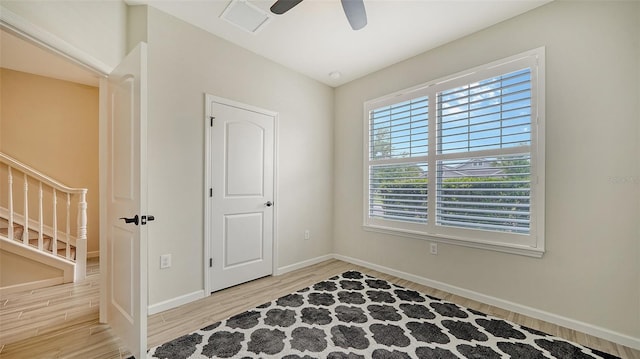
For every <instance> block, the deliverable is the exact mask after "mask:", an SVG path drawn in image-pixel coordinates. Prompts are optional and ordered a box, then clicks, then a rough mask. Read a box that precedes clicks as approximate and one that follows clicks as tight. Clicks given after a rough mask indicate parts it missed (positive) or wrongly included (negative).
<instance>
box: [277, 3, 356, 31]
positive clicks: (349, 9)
mask: <svg viewBox="0 0 640 359" xmlns="http://www.w3.org/2000/svg"><path fill="white" fill-rule="evenodd" d="M340 1H341V2H342V9H344V14H345V15H347V20H349V24H350V25H351V28H352V29H354V30H360V29H362V28H363V27H365V25H367V12H366V10H365V8H364V2H363V0H340ZM300 2H302V0H277V1H276V2H275V3H274V4H273V5H272V6H271V12H272V13H274V14H276V15H282V14H284V13H285V12H287V11H289V10H291V9H293V7H294V6H296V5H298V4H299V3H300Z"/></svg>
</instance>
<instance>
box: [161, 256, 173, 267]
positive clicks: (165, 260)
mask: <svg viewBox="0 0 640 359" xmlns="http://www.w3.org/2000/svg"><path fill="white" fill-rule="evenodd" d="M169 267H171V254H163V255H161V256H160V269H165V268H169Z"/></svg>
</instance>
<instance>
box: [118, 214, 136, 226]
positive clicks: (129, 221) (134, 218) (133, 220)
mask: <svg viewBox="0 0 640 359" xmlns="http://www.w3.org/2000/svg"><path fill="white" fill-rule="evenodd" d="M120 219H124V223H135V225H136V226H137V225H138V215H137V214H136V215H135V216H134V217H133V218H126V217H120Z"/></svg>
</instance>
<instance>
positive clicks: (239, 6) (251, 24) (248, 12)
mask: <svg viewBox="0 0 640 359" xmlns="http://www.w3.org/2000/svg"><path fill="white" fill-rule="evenodd" d="M220 18H222V19H224V20H226V21H227V22H229V23H231V24H233V25H235V26H237V27H239V28H241V29H243V30H245V31H247V32H250V33H252V34H255V33H257V32H258V31H260V30H262V29H263V28H264V26H265V25H266V24H267V23H268V22H269V20H270V19H271V17H270V16H269V14H267V13H266V12H264V11H262V9H260V8H258V7H257V6H255V5H253V4H250V3H249V2H247V1H246V0H232V1H231V2H230V3H229V5H228V6H227V8H226V9H225V10H224V11H223V12H222V14H221V15H220Z"/></svg>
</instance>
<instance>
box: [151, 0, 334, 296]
mask: <svg viewBox="0 0 640 359" xmlns="http://www.w3.org/2000/svg"><path fill="white" fill-rule="evenodd" d="M147 24H148V28H147V37H148V44H149V130H148V140H149V143H148V157H149V158H148V163H149V212H150V213H151V214H153V215H155V217H156V221H155V222H153V223H152V225H150V226H149V272H148V274H149V277H148V278H149V304H150V305H154V304H156V303H159V302H162V301H166V300H170V299H173V298H175V297H178V296H181V295H186V294H190V293H193V292H195V291H198V290H201V289H202V288H203V274H202V269H203V267H204V266H203V263H202V246H203V206H204V194H203V186H204V174H203V163H204V132H203V131H204V123H203V121H204V93H205V92H206V93H210V94H213V95H215V96H219V97H223V98H227V99H231V100H234V101H238V102H242V103H246V104H250V105H253V106H257V107H260V108H264V109H267V110H271V111H276V112H278V113H279V133H278V139H279V156H278V158H277V161H278V169H277V171H278V180H279V183H278V186H277V198H276V200H275V204H276V205H275V207H274V208H275V209H276V210H277V217H278V222H277V241H278V265H279V266H280V267H282V266H286V265H290V264H294V263H297V262H300V261H303V260H307V259H310V258H315V257H318V256H321V255H326V254H329V253H331V247H332V226H333V224H332V215H331V213H332V206H333V200H332V195H331V193H332V192H333V188H332V184H333V172H332V169H333V142H332V136H333V89H332V88H330V87H328V86H326V85H323V84H320V83H319V82H316V81H314V80H311V79H309V78H307V77H305V76H302V75H300V74H298V73H295V72H292V71H291V70H288V69H286V68H284V67H282V66H280V65H277V64H275V63H273V62H271V61H269V60H266V59H264V58H262V57H260V56H258V55H256V54H253V53H251V52H249V51H246V50H244V49H241V48H240V47H238V46H236V45H233V44H231V43H229V42H227V41H225V40H222V39H220V38H218V37H216V36H213V35H211V34H209V33H206V32H205V31H203V30H200V29H198V28H195V27H193V26H191V25H188V24H186V23H184V22H182V21H181V20H178V19H176V18H174V17H171V16H169V15H166V14H164V13H162V12H160V11H159V10H156V9H153V8H149V9H148V18H147ZM305 229H310V231H311V235H312V238H311V240H309V241H305V240H304V230H305ZM165 253H171V254H172V259H173V263H172V267H171V268H169V269H163V270H160V268H159V263H160V262H159V259H160V255H161V254H165Z"/></svg>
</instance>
